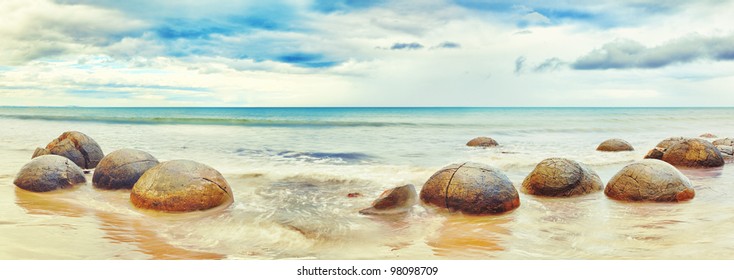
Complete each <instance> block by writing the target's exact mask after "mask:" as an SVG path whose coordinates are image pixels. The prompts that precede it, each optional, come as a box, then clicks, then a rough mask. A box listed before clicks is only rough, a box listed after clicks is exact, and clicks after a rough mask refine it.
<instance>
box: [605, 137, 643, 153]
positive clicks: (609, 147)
mask: <svg viewBox="0 0 734 280" xmlns="http://www.w3.org/2000/svg"><path fill="white" fill-rule="evenodd" d="M596 150H597V151H602V152H620V151H634V150H635V149H634V148H633V147H632V145H631V144H630V143H629V142H627V141H624V140H622V139H609V140H606V141H604V142H601V144H599V146H598V147H596Z"/></svg>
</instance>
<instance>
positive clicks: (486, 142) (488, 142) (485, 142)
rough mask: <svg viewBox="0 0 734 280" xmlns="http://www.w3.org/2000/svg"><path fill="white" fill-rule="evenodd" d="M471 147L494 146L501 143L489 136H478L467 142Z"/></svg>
mask: <svg viewBox="0 0 734 280" xmlns="http://www.w3.org/2000/svg"><path fill="white" fill-rule="evenodd" d="M466 145H467V146H469V147H494V146H497V145H499V144H498V143H497V141H495V140H494V139H492V138H489V137H477V138H474V139H472V140H469V142H467V143H466Z"/></svg>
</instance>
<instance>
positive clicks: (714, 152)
mask: <svg viewBox="0 0 734 280" xmlns="http://www.w3.org/2000/svg"><path fill="white" fill-rule="evenodd" d="M662 160H663V161H665V162H667V163H670V164H672V165H675V166H685V167H719V166H722V165H724V158H723V157H722V156H721V152H720V151H719V150H718V149H716V147H714V145H713V144H711V142H709V141H706V140H703V139H688V140H685V141H681V142H678V143H676V144H674V145H672V146H670V147H669V148H668V149H667V150H665V153H663V158H662Z"/></svg>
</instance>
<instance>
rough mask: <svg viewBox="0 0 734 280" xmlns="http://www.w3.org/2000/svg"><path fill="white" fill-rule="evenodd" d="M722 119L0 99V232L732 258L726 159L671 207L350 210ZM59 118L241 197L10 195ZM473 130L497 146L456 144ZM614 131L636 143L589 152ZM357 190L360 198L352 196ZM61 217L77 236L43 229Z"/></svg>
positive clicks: (723, 125) (41, 253) (115, 248)
mask: <svg viewBox="0 0 734 280" xmlns="http://www.w3.org/2000/svg"><path fill="white" fill-rule="evenodd" d="M733 117H734V109H732V108H77V107H62V108H38V107H23V108H20V107H0V130H1V131H3V134H4V135H3V138H2V141H0V154H2V155H3V156H4V161H2V162H0V189H2V192H0V207H1V208H2V209H4V210H6V211H7V212H8V213H9V214H8V215H7V216H6V217H5V218H0V236H4V237H1V238H0V244H1V243H4V244H6V245H8V244H14V245H8V246H10V247H9V248H11V249H7V250H5V251H3V250H0V257H2V258H44V257H52V258H70V259H76V258H102V259H108V258H174V257H176V256H179V257H183V258H198V257H203V258H234V259H241V258H244V259H250V258H258V259H259V258H264V259H271V258H320V259H324V258H325V259H333V258H337V259H340V258H347V259H349V258H367V259H374V258H413V259H415V258H417V259H426V258H480V259H485V258H486V259H495V258H504V259H507V258H510V259H518V258H519V259H527V258H551V259H553V258H563V259H567V258H731V256H732V255H734V254H732V253H734V249H732V248H734V244H732V243H734V241H729V239H728V232H730V231H731V230H732V229H734V225H730V222H728V221H734V219H732V218H734V214H727V213H734V211H731V210H734V203H732V202H730V199H728V196H729V189H730V188H732V187H734V185H732V183H731V182H732V179H734V174H732V171H731V170H730V168H729V166H725V167H724V168H720V169H715V170H709V171H700V170H687V171H684V173H685V174H687V175H688V176H689V178H690V179H691V180H692V181H693V183H694V184H695V185H696V188H697V189H696V190H697V197H696V198H695V199H694V200H693V201H691V202H690V203H683V204H674V205H670V204H662V205H660V204H654V205H648V204H623V203H616V202H612V201H609V200H608V199H606V198H605V197H604V195H603V194H601V193H598V194H591V195H589V196H584V197H581V198H573V199H567V200H558V199H550V200H549V199H542V198H537V197H533V196H528V195H524V194H521V203H522V205H521V207H520V208H518V209H517V210H515V211H513V212H512V213H508V214H506V215H500V216H492V217H483V218H476V217H464V216H461V215H457V214H448V213H441V212H435V211H433V210H432V209H430V208H426V207H423V206H416V207H415V208H414V211H413V213H412V214H410V215H409V216H407V217H403V218H400V219H392V220H384V219H381V218H374V217H364V216H361V215H359V214H357V211H358V210H359V209H361V208H364V207H367V206H369V204H370V202H371V201H372V200H373V199H374V198H376V197H377V196H378V195H379V194H380V192H381V191H382V190H384V189H387V188H390V187H393V186H396V185H401V184H407V183H412V184H414V185H416V187H417V188H418V189H420V186H422V184H423V182H425V180H427V179H428V177H430V175H431V174H433V172H435V171H436V170H438V169H439V168H441V167H443V166H445V165H448V164H451V163H456V162H463V161H476V162H481V163H485V164H489V165H492V166H495V167H497V168H499V169H501V170H502V171H503V172H505V173H506V174H507V175H508V177H509V178H510V179H511V180H512V181H513V183H514V184H515V186H516V187H519V186H520V183H521V182H522V180H523V179H524V177H525V176H526V175H527V174H528V173H529V172H530V170H532V168H533V167H534V166H535V164H537V163H538V162H540V161H541V160H543V159H545V158H548V157H567V158H571V159H575V160H578V161H581V162H584V163H587V164H589V165H590V166H591V167H592V168H593V169H595V170H596V171H597V172H598V173H599V175H600V176H601V177H602V180H603V181H605V182H606V181H607V180H608V179H609V178H610V177H611V176H612V175H614V173H616V171H618V170H619V169H620V168H621V167H623V166H624V165H625V164H628V163H630V162H633V161H635V160H638V159H640V158H642V156H643V155H644V154H645V153H646V152H647V150H649V149H651V148H652V147H654V146H655V144H656V143H657V142H659V141H660V140H662V139H664V138H667V137H670V136H688V137H696V136H698V135H700V134H702V133H713V134H716V135H718V136H721V137H732V136H734V127H732V126H730V125H729V120H731V119H732V118H733ZM67 130H77V131H82V132H84V133H86V134H87V135H89V136H91V137H92V138H94V139H95V140H96V141H97V142H98V143H99V144H100V145H101V146H102V149H103V151H104V152H105V153H110V152H112V151H114V150H117V149H120V148H137V149H142V150H145V151H148V152H150V153H151V154H153V155H154V156H156V157H157V158H159V159H160V160H171V159H192V160H196V161H200V162H202V163H205V164H208V165H210V166H212V167H214V168H216V169H218V170H220V171H221V172H222V173H223V174H224V175H225V177H226V178H227V180H228V181H229V182H230V185H232V188H233V191H234V193H235V203H234V204H233V205H232V206H231V207H229V208H228V209H225V210H224V211H222V212H217V213H213V214H212V213H206V214H205V215H194V214H191V215H189V214H184V215H174V216H169V215H162V216H157V215H151V214H150V213H142V212H140V211H138V210H136V209H134V208H133V207H131V206H130V205H129V202H128V201H127V195H128V194H127V193H126V192H124V191H123V192H103V191H98V190H95V189H93V188H92V187H91V186H89V185H88V186H85V187H82V188H79V189H77V190H74V191H72V192H67V193H60V194H59V193H57V194H49V195H35V194H27V193H25V192H23V191H18V190H16V189H15V188H14V187H13V186H12V178H13V177H14V175H15V172H17V170H18V169H19V168H20V167H21V166H22V165H23V164H24V163H26V162H27V161H28V160H29V159H30V155H31V154H32V153H33V150H34V149H35V148H36V147H39V146H45V145H46V144H47V143H48V142H49V141H50V140H51V139H53V138H55V137H57V136H58V135H60V134H61V133H62V132H64V131H67ZM476 136H490V137H493V138H494V139H496V140H497V141H498V142H499V143H500V146H499V147H497V148H492V149H481V148H480V149H477V148H470V147H466V146H465V143H466V142H467V141H468V140H470V139H471V138H474V137H476ZM608 138H622V139H625V140H627V141H628V142H630V143H631V144H632V145H633V146H634V147H635V148H636V150H635V151H632V152H622V153H601V152H597V151H595V148H596V146H597V145H598V144H599V143H600V142H602V141H604V140H606V139H608ZM352 192H359V193H361V194H363V196H361V197H358V198H348V197H347V194H348V193H352ZM39 205H40V206H39ZM646 213H647V214H646ZM711 213H716V214H711ZM652 214H654V215H657V216H654V215H653V216H651V215H652ZM49 217H53V219H55V221H57V222H56V223H50V222H49V220H48V219H49ZM725 221H726V222H725ZM6 225H7V226H6ZM19 225H22V226H19ZM133 225H136V226H133ZM19 228H20V230H19ZM148 228H150V230H148ZM452 228H453V229H454V230H453V231H452ZM153 229H154V230H153ZM635 229H640V230H639V231H638V230H635ZM59 230H61V231H64V232H67V233H73V234H77V235H84V236H88V237H87V238H86V239H85V240H77V239H72V238H70V237H65V236H60V235H58V234H55V233H54V234H52V233H48V232H58V231H59ZM212 231H216V232H212ZM701 231H707V232H709V235H707V237H706V238H704V239H706V240H699V239H702V238H703V236H697V235H696V234H697V232H701ZM141 232H142V233H141ZM471 232H476V234H470V233H471ZM691 235H694V236H695V237H693V239H695V240H697V241H695V240H694V241H691V240H690V238H692V237H690V236H691ZM27 236H34V238H35V239H34V240H44V241H33V242H28V241H26V240H25V238H27ZM141 236H142V237H141ZM395 236H397V237H395ZM686 236H688V237H686ZM686 238H689V240H686ZM144 240H148V241H149V242H153V244H154V245H156V246H152V247H153V248H154V249H149V247H150V246H148V245H149V244H148V243H146V242H148V241H144ZM692 242H693V243H692ZM146 244H148V245H146ZM72 246H73V248H76V249H74V250H71V249H69V248H70V247H72ZM146 246H148V247H146ZM146 248H147V249H146ZM67 249H69V250H67ZM161 250H163V251H165V250H169V251H170V252H168V251H167V252H168V253H167V255H166V254H163V255H161V254H160V253H161V252H160V251H161ZM181 250H183V251H181ZM72 251H73V252H72ZM190 251H193V252H198V253H201V254H203V255H187V253H186V252H190ZM691 252H693V253H691ZM177 254H178V255H177Z"/></svg>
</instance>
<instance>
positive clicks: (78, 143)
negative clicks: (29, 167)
mask: <svg viewBox="0 0 734 280" xmlns="http://www.w3.org/2000/svg"><path fill="white" fill-rule="evenodd" d="M45 154H54V155H59V156H62V157H66V158H68V159H70V160H71V161H73V162H74V163H75V164H76V165H77V166H79V167H81V168H83V169H92V168H95V167H96V166H97V164H98V163H99V161H100V160H102V158H103V157H104V153H102V148H100V147H99V144H97V142H95V141H94V139H92V138H91V137H89V136H87V135H86V134H84V133H81V132H78V131H67V132H64V133H62V134H61V136H59V138H56V139H54V140H53V141H51V143H48V145H46V149H42V148H37V149H36V151H35V152H33V156H32V158H35V157H37V156H40V155H45Z"/></svg>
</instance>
